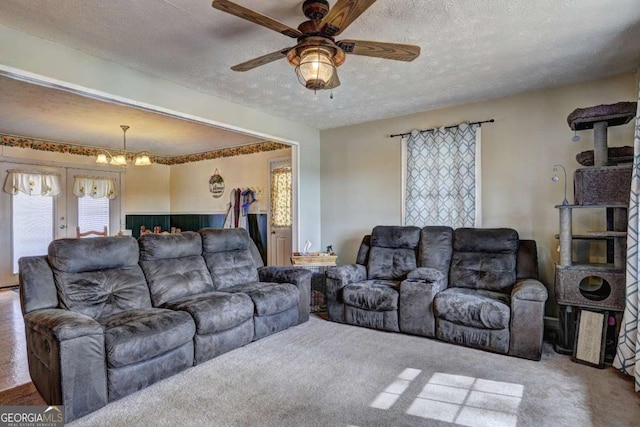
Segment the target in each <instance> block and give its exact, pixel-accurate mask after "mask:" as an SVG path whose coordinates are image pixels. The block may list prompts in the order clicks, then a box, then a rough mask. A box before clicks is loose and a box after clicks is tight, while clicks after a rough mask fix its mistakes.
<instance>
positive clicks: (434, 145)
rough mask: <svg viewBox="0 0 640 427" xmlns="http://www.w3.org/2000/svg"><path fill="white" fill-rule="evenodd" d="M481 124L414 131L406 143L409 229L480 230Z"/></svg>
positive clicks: (406, 199)
mask: <svg viewBox="0 0 640 427" xmlns="http://www.w3.org/2000/svg"><path fill="white" fill-rule="evenodd" d="M480 141H481V132H480V127H479V126H478V125H468V124H466V123H462V124H460V125H459V126H455V127H449V128H440V129H435V130H433V131H430V132H419V131H413V132H412V133H411V136H410V137H409V138H408V140H407V142H406V144H407V145H406V162H407V164H406V186H405V206H404V214H405V215H404V224H405V225H416V226H420V227H422V226H425V225H448V226H450V227H454V228H457V227H479V226H480V225H481V218H480V215H481V213H482V209H481V205H480V201H481V197H480V188H481V185H480Z"/></svg>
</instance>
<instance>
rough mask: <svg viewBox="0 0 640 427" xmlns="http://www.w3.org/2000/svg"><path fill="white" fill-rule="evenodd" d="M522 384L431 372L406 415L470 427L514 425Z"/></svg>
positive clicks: (509, 426) (507, 426) (516, 419)
mask: <svg viewBox="0 0 640 427" xmlns="http://www.w3.org/2000/svg"><path fill="white" fill-rule="evenodd" d="M523 392H524V386H522V385H521V384H513V383H505V382H500V381H491V380H484V379H481V378H473V377H466V376H461V375H450V374H443V373H435V374H433V376H432V377H431V378H430V379H429V381H428V382H427V384H426V385H425V386H424V388H423V389H422V391H421V392H420V394H419V395H418V397H416V399H415V400H414V401H413V402H412V403H411V405H410V406H409V409H407V412H406V413H407V414H408V415H413V416H417V417H421V418H428V419H433V420H438V421H446V422H449V423H454V424H457V425H462V426H470V427H484V426H487V427H489V426H490V427H515V426H516V425H517V423H518V408H519V407H520V402H521V401H522V395H523Z"/></svg>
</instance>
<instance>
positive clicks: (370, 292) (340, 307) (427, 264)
mask: <svg viewBox="0 0 640 427" xmlns="http://www.w3.org/2000/svg"><path fill="white" fill-rule="evenodd" d="M547 296H548V295H547V290H546V288H545V287H544V285H543V284H542V283H541V282H539V281H538V266H537V253H536V244H535V241H533V240H520V239H519V237H518V233H517V232H516V231H515V230H512V229H506V228H499V229H479V228H477V229H474V228H459V229H457V230H453V229H451V228H450V227H437V226H429V227H424V228H422V229H420V228H418V227H409V226H408V227H399V226H378V227H375V228H374V229H373V231H372V233H371V235H370V236H365V238H364V239H363V241H362V244H361V245H360V250H359V252H358V257H357V261H356V263H355V264H351V265H345V266H340V267H334V268H332V269H330V270H329V271H327V304H328V310H329V320H332V321H336V322H342V323H348V324H352V325H359V326H365V327H369V328H374V329H382V330H386V331H395V332H404V333H409V334H414V335H421V336H426V337H435V338H439V339H441V340H444V341H448V342H452V343H457V344H462V345H466V346H470V347H475V348H480V349H484V350H490V351H494V352H497V353H503V354H509V355H512V356H518V357H523V358H527V359H532V360H539V359H540V356H541V351H542V337H543V330H544V321H543V317H544V304H545V301H546V300H547Z"/></svg>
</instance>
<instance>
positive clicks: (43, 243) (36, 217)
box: [12, 192, 54, 274]
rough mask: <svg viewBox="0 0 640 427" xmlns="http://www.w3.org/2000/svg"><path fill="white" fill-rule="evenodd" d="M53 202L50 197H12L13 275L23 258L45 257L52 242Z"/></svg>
mask: <svg viewBox="0 0 640 427" xmlns="http://www.w3.org/2000/svg"><path fill="white" fill-rule="evenodd" d="M53 202H54V198H53V197H50V196H39V195H38V196H35V195H34V196H27V195H26V194H24V193H22V192H18V193H16V194H14V195H13V196H12V236H13V246H12V247H13V273H14V274H17V273H18V260H19V259H20V258H21V257H23V256H34V255H46V253H47V247H48V246H49V243H50V242H51V241H52V240H53V206H54V205H53Z"/></svg>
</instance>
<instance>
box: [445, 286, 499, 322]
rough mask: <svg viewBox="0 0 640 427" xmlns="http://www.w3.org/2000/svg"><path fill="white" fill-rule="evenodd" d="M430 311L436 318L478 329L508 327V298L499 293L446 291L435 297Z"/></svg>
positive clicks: (462, 289) (465, 290)
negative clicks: (432, 310)
mask: <svg viewBox="0 0 640 427" xmlns="http://www.w3.org/2000/svg"><path fill="white" fill-rule="evenodd" d="M433 309H434V313H435V315H436V317H437V318H439V319H443V320H448V321H449V322H452V323H455V324H458V325H465V326H471V327H475V328H481V329H506V328H508V327H509V320H510V318H511V309H510V308H509V296H508V295H506V294H503V293H500V292H493V291H487V290H482V289H478V290H474V289H467V288H449V289H445V290H444V291H442V292H439V293H438V294H436V296H435V298H434V301H433Z"/></svg>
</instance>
